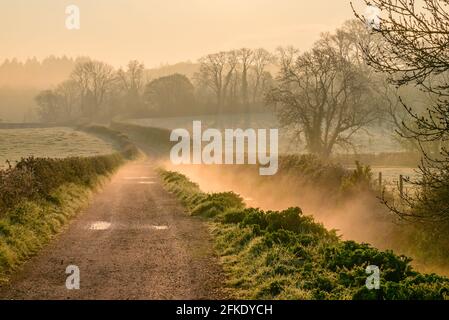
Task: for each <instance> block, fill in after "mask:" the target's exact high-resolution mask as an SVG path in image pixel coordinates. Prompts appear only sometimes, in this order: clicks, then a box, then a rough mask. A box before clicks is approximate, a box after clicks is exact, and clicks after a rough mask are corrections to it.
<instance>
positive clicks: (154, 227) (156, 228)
mask: <svg viewBox="0 0 449 320" xmlns="http://www.w3.org/2000/svg"><path fill="white" fill-rule="evenodd" d="M148 228H149V229H152V230H167V229H168V226H148Z"/></svg>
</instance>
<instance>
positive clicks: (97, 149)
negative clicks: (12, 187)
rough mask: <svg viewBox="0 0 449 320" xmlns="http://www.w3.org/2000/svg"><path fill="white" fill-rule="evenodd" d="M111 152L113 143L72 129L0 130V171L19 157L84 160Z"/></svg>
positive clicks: (113, 149)
mask: <svg viewBox="0 0 449 320" xmlns="http://www.w3.org/2000/svg"><path fill="white" fill-rule="evenodd" d="M114 151H115V148H114V145H113V144H112V143H110V142H107V141H104V140H102V139H100V138H98V137H96V136H93V135H91V134H88V133H85V132H81V131H77V130H74V129H71V128H65V127H58V128H27V129H0V168H4V167H6V166H7V163H6V161H7V160H9V161H10V162H11V164H12V165H14V164H15V162H16V161H18V160H20V159H21V158H22V157H29V156H34V157H49V158H65V157H71V156H81V157H85V156H94V155H102V154H110V153H112V152H114Z"/></svg>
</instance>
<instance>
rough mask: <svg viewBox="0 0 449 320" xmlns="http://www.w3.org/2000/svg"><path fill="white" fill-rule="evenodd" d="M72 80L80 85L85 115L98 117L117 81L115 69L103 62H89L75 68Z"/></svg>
mask: <svg viewBox="0 0 449 320" xmlns="http://www.w3.org/2000/svg"><path fill="white" fill-rule="evenodd" d="M71 79H72V80H73V81H75V83H76V84H77V85H78V89H79V92H80V99H81V112H82V113H83V115H84V116H86V117H89V118H92V117H93V116H95V115H98V114H99V113H100V112H101V111H102V110H101V108H102V107H103V102H104V101H105V98H106V94H107V93H108V91H109V89H110V86H111V84H112V82H113V81H114V79H115V74H114V69H113V68H112V67H111V66H110V65H108V64H105V63H103V62H99V61H87V62H83V63H80V64H77V65H76V66H75V69H74V70H73V72H72V74H71Z"/></svg>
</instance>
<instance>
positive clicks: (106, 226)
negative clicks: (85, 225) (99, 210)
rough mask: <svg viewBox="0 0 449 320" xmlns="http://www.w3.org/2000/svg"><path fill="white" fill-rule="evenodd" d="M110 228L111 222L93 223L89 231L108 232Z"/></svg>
mask: <svg viewBox="0 0 449 320" xmlns="http://www.w3.org/2000/svg"><path fill="white" fill-rule="evenodd" d="M110 227H111V223H110V222H106V221H96V222H93V223H91V225H90V226H89V230H107V229H109V228H110Z"/></svg>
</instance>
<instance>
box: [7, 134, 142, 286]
mask: <svg viewBox="0 0 449 320" xmlns="http://www.w3.org/2000/svg"><path fill="white" fill-rule="evenodd" d="M89 130H95V131H96V132H97V133H101V134H103V135H108V137H110V138H111V139H115V141H116V142H117V144H118V145H119V146H120V151H118V152H116V153H113V154H110V155H104V156H94V157H86V158H82V157H70V158H65V159H48V158H33V157H30V158H26V159H22V160H21V161H20V162H18V163H17V165H16V166H15V167H10V168H8V169H5V170H0V283H1V282H4V281H7V279H8V277H9V276H10V275H11V273H12V272H13V271H14V270H16V269H17V268H18V267H19V266H20V265H21V264H22V263H23V262H25V261H26V260H27V259H28V258H30V257H31V256H32V255H34V254H35V253H36V252H37V251H38V250H39V249H40V248H42V247H43V246H44V245H45V244H46V243H48V242H49V241H50V239H52V238H53V237H54V236H55V235H57V234H58V233H59V232H60V231H61V229H62V228H63V227H64V225H66V223H67V222H68V221H69V220H70V219H71V218H72V217H74V216H75V215H76V214H77V213H78V212H79V211H80V210H81V209H82V208H83V207H84V206H86V205H87V203H88V201H89V198H90V195H91V193H92V191H93V190H95V189H96V188H97V187H98V186H99V185H101V184H102V183H103V182H104V181H105V180H106V179H107V177H108V176H109V175H111V174H112V173H113V172H114V171H115V170H116V169H117V168H118V167H120V166H121V165H122V164H123V163H124V162H125V161H127V160H131V159H134V158H136V157H137V156H138V155H139V151H138V149H137V148H136V147H135V146H134V145H132V143H131V142H130V141H129V140H128V139H127V138H126V136H123V135H121V134H119V133H118V132H115V131H112V130H109V129H108V128H105V127H94V128H89Z"/></svg>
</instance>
